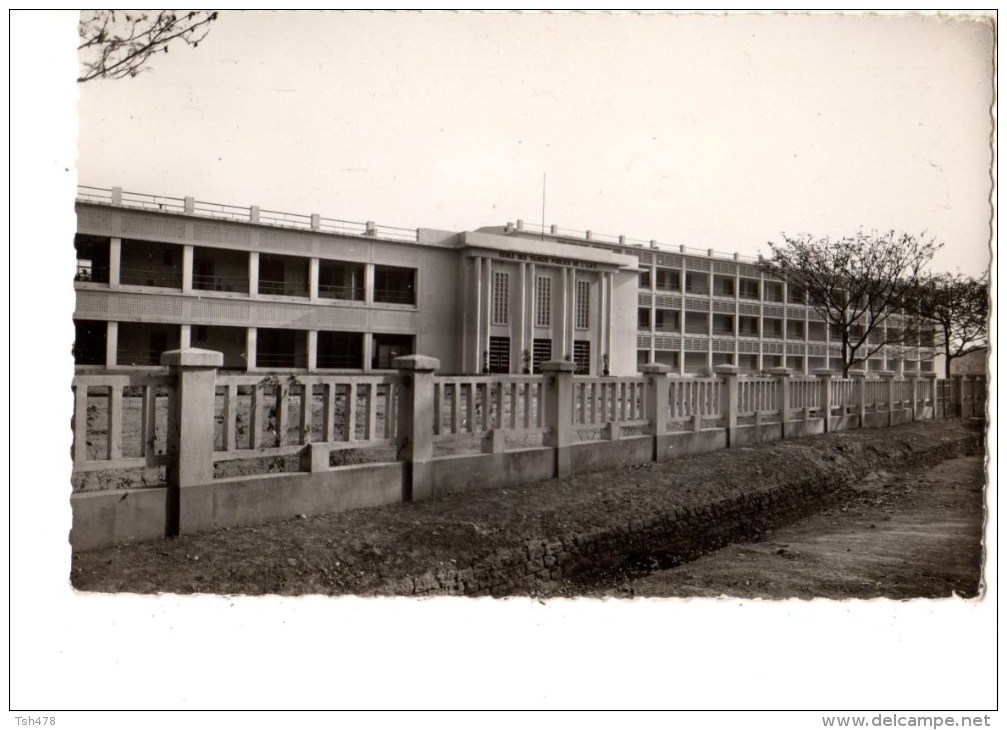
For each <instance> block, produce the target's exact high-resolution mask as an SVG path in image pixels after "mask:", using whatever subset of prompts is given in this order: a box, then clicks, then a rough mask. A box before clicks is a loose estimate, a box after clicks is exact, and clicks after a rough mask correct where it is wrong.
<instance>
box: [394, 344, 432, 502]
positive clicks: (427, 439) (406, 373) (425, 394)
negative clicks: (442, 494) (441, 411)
mask: <svg viewBox="0 0 1007 730" xmlns="http://www.w3.org/2000/svg"><path fill="white" fill-rule="evenodd" d="M394 363H395V367H396V368H397V369H398V371H399V374H400V375H402V380H403V384H402V386H401V390H400V391H399V438H402V439H404V441H405V443H404V445H403V446H402V449H401V456H400V457H399V458H401V459H402V460H403V461H405V462H407V463H406V468H405V483H404V484H403V485H402V501H404V502H410V501H417V500H420V499H427V498H428V497H432V496H433V486H434V485H433V463H432V460H433V458H434V418H435V416H436V415H437V414H435V413H434V372H435V371H436V370H437V368H439V367H440V366H441V361H440V360H438V359H437V358H436V357H427V356H425V355H406V356H405V357H397V358H395V361H394Z"/></svg>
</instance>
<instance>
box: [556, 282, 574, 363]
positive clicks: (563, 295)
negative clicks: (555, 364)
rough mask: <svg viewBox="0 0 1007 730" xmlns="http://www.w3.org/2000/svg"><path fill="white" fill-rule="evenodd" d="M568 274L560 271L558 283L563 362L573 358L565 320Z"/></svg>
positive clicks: (567, 304) (567, 298)
mask: <svg viewBox="0 0 1007 730" xmlns="http://www.w3.org/2000/svg"><path fill="white" fill-rule="evenodd" d="M569 273H570V272H569V270H567V269H560V274H561V276H560V278H559V282H560V293H559V296H560V299H561V301H562V303H563V308H562V310H561V318H560V328H559V341H560V352H561V353H562V356H563V359H564V360H566V359H567V358H571V359H572V357H573V353H572V352H570V349H569V345H568V343H569V336H568V334H567V333H568V332H569V330H568V329H567V326H568V323H567V318H568V315H569V310H570V296H569V291H570V287H569V286H568V284H567V278H568V277H567V274H569Z"/></svg>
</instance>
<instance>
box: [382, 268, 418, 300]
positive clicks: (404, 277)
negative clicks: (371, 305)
mask: <svg viewBox="0 0 1007 730" xmlns="http://www.w3.org/2000/svg"><path fill="white" fill-rule="evenodd" d="M374 301H375V302H382V303H386V304H416V269H403V268H399V267H397V266H375V267H374Z"/></svg>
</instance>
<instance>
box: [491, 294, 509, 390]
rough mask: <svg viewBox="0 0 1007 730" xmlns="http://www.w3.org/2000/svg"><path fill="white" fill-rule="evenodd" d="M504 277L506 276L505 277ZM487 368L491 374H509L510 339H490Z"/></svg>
mask: <svg viewBox="0 0 1007 730" xmlns="http://www.w3.org/2000/svg"><path fill="white" fill-rule="evenodd" d="M505 276H506V275H505ZM489 352H490V355H489V368H490V372H491V373H509V372H510V337H490V351H489Z"/></svg>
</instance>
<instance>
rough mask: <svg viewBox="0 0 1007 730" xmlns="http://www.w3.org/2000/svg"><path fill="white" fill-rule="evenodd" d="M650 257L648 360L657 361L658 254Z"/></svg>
mask: <svg viewBox="0 0 1007 730" xmlns="http://www.w3.org/2000/svg"><path fill="white" fill-rule="evenodd" d="M652 248H653V247H652ZM650 257H651V264H650V292H649V293H650V352H649V353H648V355H647V362H657V346H656V345H655V344H654V338H655V337H656V336H657V255H656V254H651V255H650ZM638 306H639V305H638ZM681 311H684V310H681ZM638 317H639V315H638Z"/></svg>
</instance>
